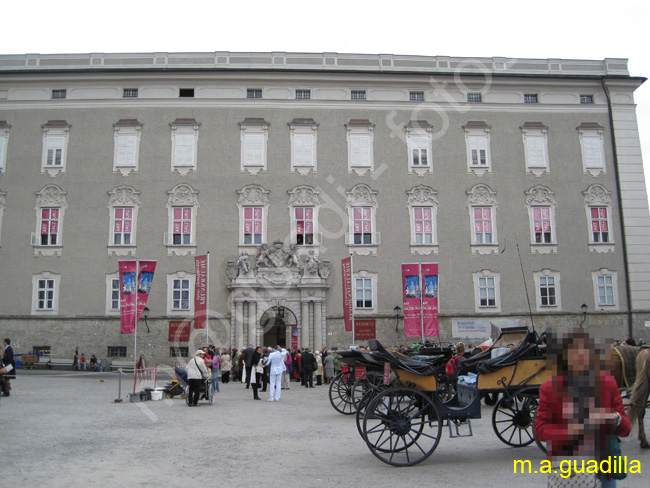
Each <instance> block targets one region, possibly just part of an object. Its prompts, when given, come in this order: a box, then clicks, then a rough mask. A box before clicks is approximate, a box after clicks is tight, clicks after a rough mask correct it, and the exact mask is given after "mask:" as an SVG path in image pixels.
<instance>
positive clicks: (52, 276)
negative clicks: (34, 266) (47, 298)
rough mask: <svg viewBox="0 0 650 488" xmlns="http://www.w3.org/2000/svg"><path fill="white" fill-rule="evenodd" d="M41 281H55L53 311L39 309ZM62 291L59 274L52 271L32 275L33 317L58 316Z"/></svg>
mask: <svg viewBox="0 0 650 488" xmlns="http://www.w3.org/2000/svg"><path fill="white" fill-rule="evenodd" d="M40 280H54V283H53V285H54V286H53V296H52V308H51V309H40V308H38V300H39V297H38V293H39V287H38V285H39V281H40ZM60 289H61V275H60V274H57V273H52V272H50V271H43V272H41V273H38V274H35V275H32V306H31V314H32V315H58V313H59V290H60Z"/></svg>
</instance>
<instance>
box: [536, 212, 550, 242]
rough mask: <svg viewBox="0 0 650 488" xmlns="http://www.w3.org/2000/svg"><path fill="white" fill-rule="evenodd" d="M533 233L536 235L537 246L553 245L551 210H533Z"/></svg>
mask: <svg viewBox="0 0 650 488" xmlns="http://www.w3.org/2000/svg"><path fill="white" fill-rule="evenodd" d="M533 232H534V233H535V244H551V243H552V242H553V240H552V238H551V208H550V207H535V208H533Z"/></svg>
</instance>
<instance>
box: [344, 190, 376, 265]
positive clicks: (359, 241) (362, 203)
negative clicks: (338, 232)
mask: <svg viewBox="0 0 650 488" xmlns="http://www.w3.org/2000/svg"><path fill="white" fill-rule="evenodd" d="M346 194H347V203H346V208H347V210H348V221H349V232H347V233H346V234H345V243H346V245H347V246H348V247H349V249H350V251H351V252H355V253H357V254H360V255H369V254H375V255H376V254H377V246H378V245H379V244H380V243H381V234H380V233H379V232H377V231H376V226H377V207H378V203H377V191H375V190H372V189H371V188H370V187H369V186H368V185H365V184H363V183H360V184H358V185H355V186H354V187H353V188H352V189H351V190H350V191H348V192H346Z"/></svg>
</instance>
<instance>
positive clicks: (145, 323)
mask: <svg viewBox="0 0 650 488" xmlns="http://www.w3.org/2000/svg"><path fill="white" fill-rule="evenodd" d="M150 311H151V310H149V307H144V309H143V310H142V318H143V319H144V325H146V326H147V332H151V331H150V330H149V324H148V323H147V317H149V312H150Z"/></svg>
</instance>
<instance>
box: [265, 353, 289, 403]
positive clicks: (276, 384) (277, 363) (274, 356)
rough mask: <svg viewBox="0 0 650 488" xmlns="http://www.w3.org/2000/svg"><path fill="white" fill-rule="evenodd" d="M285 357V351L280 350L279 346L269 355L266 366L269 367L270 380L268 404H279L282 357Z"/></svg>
mask: <svg viewBox="0 0 650 488" xmlns="http://www.w3.org/2000/svg"><path fill="white" fill-rule="evenodd" d="M286 355H287V350H286V349H282V348H281V347H280V346H275V351H273V352H272V353H271V354H269V358H268V360H267V364H268V365H269V374H270V375H271V380H270V382H269V399H268V400H267V401H268V402H273V401H275V402H279V401H280V394H281V393H282V388H281V386H282V373H284V370H285V365H284V357H285V356H286Z"/></svg>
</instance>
